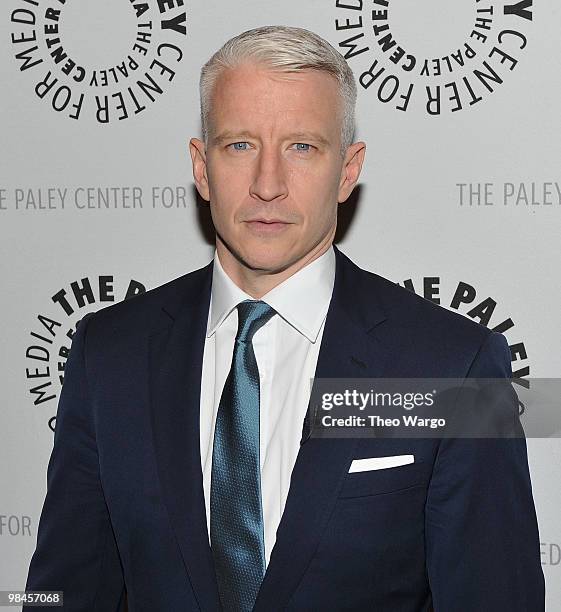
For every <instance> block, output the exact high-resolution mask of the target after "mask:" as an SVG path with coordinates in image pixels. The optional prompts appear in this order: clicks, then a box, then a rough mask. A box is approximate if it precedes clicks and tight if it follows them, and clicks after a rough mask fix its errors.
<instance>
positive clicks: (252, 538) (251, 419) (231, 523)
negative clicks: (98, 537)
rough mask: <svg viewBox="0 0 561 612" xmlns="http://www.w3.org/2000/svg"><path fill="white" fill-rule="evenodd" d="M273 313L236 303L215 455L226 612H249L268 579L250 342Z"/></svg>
mask: <svg viewBox="0 0 561 612" xmlns="http://www.w3.org/2000/svg"><path fill="white" fill-rule="evenodd" d="M274 314H276V313H275V311H274V310H273V309H272V308H271V307H270V306H269V305H268V304H265V302H262V301H258V300H254V301H252V300H245V301H244V302H241V303H240V304H238V333H237V335H236V340H235V343H234V352H233V356H232V366H231V368H230V372H229V373H228V377H227V378H226V382H225V383H224V389H223V391H222V397H221V399H220V404H219V406H218V414H217V417H216V427H215V430H214V444H213V451H212V476H211V487H210V540H211V548H212V554H213V558H214V565H215V569H216V578H217V580H218V590H219V593H220V600H221V602H222V607H223V609H224V611H225V612H250V611H251V609H252V608H253V604H254V603H255V599H256V597H257V592H258V591H259V587H260V586H261V582H262V580H263V576H264V574H265V542H264V527H263V511H262V506H261V469H260V461H259V370H258V368H257V361H256V360H255V353H254V352H253V345H252V338H253V335H254V334H255V332H256V331H257V330H258V329H259V328H260V327H262V326H263V325H265V323H266V322H267V321H268V320H269V319H270V318H271V317H272V316H273V315H274Z"/></svg>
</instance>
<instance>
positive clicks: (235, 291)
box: [206, 246, 335, 342]
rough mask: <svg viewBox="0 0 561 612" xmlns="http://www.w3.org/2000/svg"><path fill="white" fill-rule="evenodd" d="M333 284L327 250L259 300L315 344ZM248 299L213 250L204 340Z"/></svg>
mask: <svg viewBox="0 0 561 612" xmlns="http://www.w3.org/2000/svg"><path fill="white" fill-rule="evenodd" d="M334 281H335V251H334V250H333V246H331V247H329V249H328V250H327V251H326V252H325V253H323V255H321V256H320V257H318V258H317V259H314V261H312V262H311V263H309V264H308V265H306V266H304V267H303V268H301V269H300V270H298V272H296V273H295V274H293V275H292V276H290V277H289V278H287V279H286V280H285V281H283V282H282V283H280V284H279V285H277V286H276V287H274V288H273V289H271V290H270V291H269V292H268V293H266V294H265V295H264V296H263V297H262V298H261V299H262V300H263V301H264V302H266V303H267V304H269V306H271V307H272V308H274V309H275V310H276V312H277V313H278V314H279V315H280V316H281V317H282V318H283V319H284V320H285V321H286V322H287V323H289V324H290V325H292V327H294V328H295V329H296V330H297V331H299V332H300V333H301V334H303V335H304V336H306V338H308V340H309V341H310V342H315V341H316V340H317V337H318V334H319V331H320V329H321V325H322V323H323V320H324V319H325V316H326V315H327V311H328V309H329V302H330V301H331V295H332V293H333V284H334ZM252 299H254V298H252V297H251V296H250V295H248V294H247V293H246V292H245V291H243V290H242V289H240V288H239V287H238V286H237V285H236V284H235V283H234V281H232V279H231V278H230V277H229V276H228V275H227V274H226V272H225V271H224V268H223V267H222V265H221V263H220V259H219V258H218V252H217V251H216V250H215V252H214V261H213V274H212V290H211V300H210V313H209V320H208V326H207V334H206V335H207V337H210V336H212V334H213V333H214V332H215V331H216V330H217V329H218V327H220V325H222V323H223V322H224V320H225V319H226V317H227V316H228V315H229V314H230V313H231V312H232V310H233V309H234V308H236V306H237V305H238V304H239V303H240V302H243V301H244V300H252Z"/></svg>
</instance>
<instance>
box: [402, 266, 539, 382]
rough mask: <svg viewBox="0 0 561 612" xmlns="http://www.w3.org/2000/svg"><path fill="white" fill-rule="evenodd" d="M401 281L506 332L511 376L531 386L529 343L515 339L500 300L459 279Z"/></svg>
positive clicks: (497, 329)
mask: <svg viewBox="0 0 561 612" xmlns="http://www.w3.org/2000/svg"><path fill="white" fill-rule="evenodd" d="M399 284H401V285H402V286H403V287H405V288H406V289H409V290H410V291H412V292H413V293H417V294H418V295H420V296H422V297H424V298H425V299H427V300H430V301H431V302H434V303H435V304H439V305H441V306H444V307H445V308H448V309H449V310H455V311H457V312H460V313H461V314H463V315H465V316H467V317H469V318H470V319H473V320H474V321H476V322H477V323H480V324H481V325H485V327H488V328H489V329H491V330H492V331H496V332H499V333H501V334H505V336H507V339H508V342H509V348H510V359H511V362H512V377H513V379H515V382H517V383H518V384H520V385H523V386H524V387H528V386H529V381H528V380H527V377H528V376H530V366H529V364H528V353H527V351H526V346H525V344H524V342H523V341H522V340H521V339H519V338H516V335H517V329H515V323H514V321H513V319H512V318H511V317H509V316H505V315H504V311H503V309H502V308H501V307H500V305H499V303H498V302H497V300H495V299H493V298H492V297H491V296H489V295H483V296H482V295H481V291H479V292H478V291H477V289H476V288H475V287H474V286H473V285H472V284H470V283H467V282H465V281H458V282H457V283H455V284H454V285H453V286H450V285H449V284H448V283H447V282H446V281H445V280H444V279H442V278H441V277H439V276H425V277H423V278H421V279H419V280H417V279H415V280H413V279H411V278H408V279H407V280H404V281H403V282H402V283H399ZM443 288H444V291H443V292H441V289H443ZM501 313H503V314H501ZM510 338H515V341H513V342H511V340H510Z"/></svg>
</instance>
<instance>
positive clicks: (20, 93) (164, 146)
mask: <svg viewBox="0 0 561 612" xmlns="http://www.w3.org/2000/svg"><path fill="white" fill-rule="evenodd" d="M0 11H1V13H0V31H1V36H0V71H1V77H0V83H1V90H2V95H1V97H0V104H1V121H2V126H1V132H0V133H1V147H0V156H1V166H0V167H1V174H0V239H1V249H2V257H1V264H0V265H1V266H2V292H1V295H2V299H1V303H0V309H1V310H0V315H1V319H2V321H3V329H4V332H3V338H4V340H3V342H2V345H3V351H2V354H1V356H0V367H1V371H2V396H3V403H2V412H1V415H2V433H1V444H0V453H1V455H0V479H1V482H0V485H1V491H2V495H1V497H0V589H23V588H24V585H25V578H26V576H27V568H28V563H29V560H30V557H31V554H32V552H33V550H34V546H35V541H36V537H37V524H38V520H39V514H40V510H41V505H42V502H43V498H44V495H45V490H46V467H47V462H48V458H49V455H50V452H51V449H52V444H53V428H54V424H55V419H54V417H55V415H56V408H57V400H58V396H59V393H60V389H61V381H62V376H63V373H64V364H65V361H66V358H67V355H68V350H69V347H70V337H69V333H71V332H72V330H73V329H74V328H75V325H76V323H77V321H78V320H79V319H80V318H81V317H82V316H83V315H84V314H85V313H86V312H89V311H93V310H98V309H100V308H103V307H106V306H109V305H111V304H112V303H114V302H116V301H120V300H123V299H125V298H126V297H128V296H131V295H134V294H136V293H138V292H142V291H144V290H146V289H150V288H153V287H156V286H157V285H160V284H162V283H164V282H166V281H168V280H170V279H172V278H175V277H178V276H180V275H182V274H184V273H185V272H188V271H190V270H193V269H195V268H198V267H201V266H202V265H204V264H206V263H207V262H208V261H210V258H211V256H212V248H213V247H212V234H211V232H209V227H208V220H209V218H208V210H207V209H206V207H205V206H204V204H203V203H202V202H200V201H199V202H198V201H197V199H196V197H195V191H194V187H193V184H192V177H191V167H190V158H189V154H188V148H187V142H188V139H189V137H190V136H194V135H198V133H199V108H198V77H199V70H200V67H201V65H202V64H203V63H204V62H205V61H206V60H207V59H208V58H209V56H210V55H211V53H212V52H213V51H214V50H216V49H217V48H218V47H219V46H220V45H221V44H222V43H223V42H224V41H225V40H226V39H227V38H230V37H231V36H233V35H235V34H237V33H239V32H241V31H243V30H246V29H249V28H251V27H255V26H258V25H263V24H274V23H281V24H287V25H297V26H301V27H305V28H308V29H311V30H314V31H316V32H318V33H319V34H320V35H322V36H324V37H325V38H326V39H327V40H329V41H330V42H331V43H332V44H333V45H334V46H336V47H337V48H338V49H339V50H340V51H341V52H342V53H343V54H344V55H345V56H346V58H347V60H348V62H349V64H350V66H351V67H352V69H353V70H354V72H355V75H356V77H357V80H358V81H359V83H360V85H359V100H358V133H357V136H358V137H359V138H360V139H362V140H365V141H366V142H367V145H368V150H367V159H366V163H365V168H364V172H363V177H362V181H361V185H360V187H359V188H358V189H357V192H356V195H355V196H354V197H352V198H351V200H350V201H349V202H347V203H346V204H343V205H341V208H340V228H339V231H338V238H337V243H338V245H339V247H340V248H341V249H342V250H343V251H344V252H345V253H347V254H348V255H349V256H350V257H351V258H352V259H354V260H355V261H356V262H357V263H358V264H359V265H361V266H362V267H364V268H367V269H370V270H373V271H375V272H377V273H378V274H381V275H382V276H385V277H386V278H390V279H392V280H394V281H395V282H399V283H401V284H405V285H406V286H408V287H409V288H410V289H412V290H414V291H416V292H417V293H420V294H422V295H424V296H425V297H427V298H428V299H432V300H435V301H437V302H438V303H439V304H441V305H442V306H443V307H445V308H449V309H452V310H455V311H457V312H460V313H462V314H464V315H465V316H467V317H471V318H473V319H475V320H476V321H478V322H480V323H483V324H484V325H487V326H489V327H491V328H493V329H498V330H500V331H502V332H503V333H504V334H505V335H506V337H507V338H508V340H509V344H510V346H511V352H512V366H513V370H514V371H515V374H516V375H517V376H520V377H523V378H526V379H530V378H532V377H543V378H545V377H557V376H559V373H560V372H561V352H560V351H559V345H560V342H561V329H560V326H559V315H558V313H559V304H560V303H561V281H560V276H559V264H560V263H561V250H560V249H561V247H560V245H561V174H560V160H561V155H560V140H559V126H560V123H561V119H560V114H559V108H558V101H559V96H560V94H561V82H560V80H561V76H560V75H561V70H560V69H561V65H560V61H559V58H560V57H561V40H560V38H559V30H560V25H561V5H560V4H559V2H558V1H557V0H535V1H532V0H454V1H453V2H452V1H450V0H424V1H419V0H338V1H336V0H306V1H305V2H302V1H301V0H284V1H283V2H262V1H257V0H251V1H250V0H244V1H237V0H228V2H226V1H220V2H219V1H217V0H207V1H203V0H195V1H194V0H90V2H87V3H85V2H79V1H78V0H3V2H2V6H1V8H0ZM528 446H529V454H530V463H531V472H532V478H533V487H534V496H535V500H536V505H537V510H538V517H539V526H540V535H541V553H542V563H543V568H544V572H545V575H546V581H547V591H548V593H547V598H548V610H551V611H552V612H553V611H557V610H561V524H560V520H559V519H560V510H561V486H560V482H561V444H560V441H559V440H558V439H546V440H544V439H531V440H529V441H528Z"/></svg>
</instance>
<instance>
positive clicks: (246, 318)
mask: <svg viewBox="0 0 561 612" xmlns="http://www.w3.org/2000/svg"><path fill="white" fill-rule="evenodd" d="M274 314H276V311H275V310H274V309H273V308H271V307H270V306H269V304H266V303H265V302H262V301H261V300H245V301H243V302H240V303H239V304H238V333H237V335H236V340H237V341H239V342H251V340H252V338H253V335H254V334H255V332H256V331H257V330H258V329H259V328H261V327H263V325H265V323H267V321H268V320H269V319H270V318H271V317H272V316H273V315H274Z"/></svg>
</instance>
